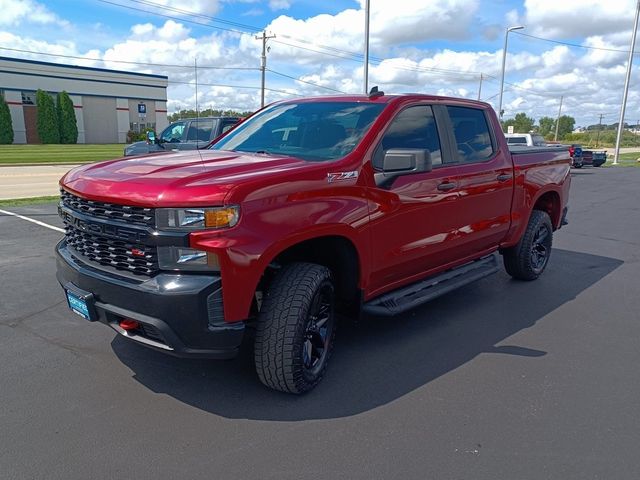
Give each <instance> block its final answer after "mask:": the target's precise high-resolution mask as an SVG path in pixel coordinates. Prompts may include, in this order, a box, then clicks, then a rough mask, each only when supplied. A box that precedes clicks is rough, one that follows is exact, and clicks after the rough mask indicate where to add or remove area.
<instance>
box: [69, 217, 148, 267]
mask: <svg viewBox="0 0 640 480" xmlns="http://www.w3.org/2000/svg"><path fill="white" fill-rule="evenodd" d="M65 230H66V239H67V245H68V246H69V247H71V248H72V249H74V250H75V251H76V252H78V253H79V254H80V255H82V256H84V257H86V258H87V259H88V260H91V261H92V262H96V263H99V264H100V265H104V266H108V267H113V268H115V269H117V270H126V271H128V272H132V273H136V274H141V275H153V274H155V273H156V272H157V271H158V253H157V249H156V248H155V247H151V246H147V245H138V244H132V243H127V242H125V241H123V240H115V239H113V238H107V237H102V236H100V235H95V234H93V233H88V232H83V231H80V230H78V229H77V228H75V227H73V226H71V225H66V228H65Z"/></svg>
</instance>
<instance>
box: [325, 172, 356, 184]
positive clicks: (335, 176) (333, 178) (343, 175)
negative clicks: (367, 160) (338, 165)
mask: <svg viewBox="0 0 640 480" xmlns="http://www.w3.org/2000/svg"><path fill="white" fill-rule="evenodd" d="M352 178H358V171H357V170H356V171H353V172H338V173H327V182H329V183H333V182H337V181H338V180H350V179H352Z"/></svg>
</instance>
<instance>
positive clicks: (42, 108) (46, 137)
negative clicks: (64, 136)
mask: <svg viewBox="0 0 640 480" xmlns="http://www.w3.org/2000/svg"><path fill="white" fill-rule="evenodd" d="M36 104H37V105H38V119H37V122H36V125H37V127H38V136H39V137H40V141H41V142H42V143H60V130H59V129H58V115H57V114H56V106H55V104H54V103H53V98H51V95H49V94H48V93H47V92H45V91H43V90H38V91H37V92H36Z"/></svg>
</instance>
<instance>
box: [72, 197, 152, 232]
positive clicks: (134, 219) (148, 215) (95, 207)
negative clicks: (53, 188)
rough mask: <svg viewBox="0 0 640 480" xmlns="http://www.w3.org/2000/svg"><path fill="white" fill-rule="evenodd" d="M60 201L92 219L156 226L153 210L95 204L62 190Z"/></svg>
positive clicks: (110, 204) (111, 204) (101, 203)
mask: <svg viewBox="0 0 640 480" xmlns="http://www.w3.org/2000/svg"><path fill="white" fill-rule="evenodd" d="M60 200H62V203H63V205H64V206H66V207H68V208H70V209H72V210H75V211H76V212H80V213H84V214H86V215H91V216H92V217H97V218H104V219H107V220H117V221H121V222H124V223H129V224H134V225H144V226H147V227H154V226H155V212H154V209H153V208H144V207H132V206H129V205H115V204H113V203H103V202H94V201H93V200H87V199H85V198H80V197H78V196H76V195H73V194H71V193H69V192H67V191H66V190H60Z"/></svg>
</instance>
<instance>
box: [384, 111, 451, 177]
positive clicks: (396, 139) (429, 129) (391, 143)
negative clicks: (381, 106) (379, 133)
mask: <svg viewBox="0 0 640 480" xmlns="http://www.w3.org/2000/svg"><path fill="white" fill-rule="evenodd" d="M392 148H420V149H426V150H429V153H430V154H431V162H432V164H433V165H434V166H437V165H441V164H442V156H441V153H440V139H439V138H438V129H437V128H436V121H435V118H434V117H433V110H432V109H431V107H429V106H427V105H419V106H415V107H409V108H407V109H405V110H403V111H402V112H400V113H399V114H398V115H397V116H396V117H395V118H394V119H393V120H392V121H391V125H389V128H388V129H387V131H386V132H385V134H384V137H382V142H381V143H380V145H379V146H378V148H377V149H376V152H375V154H374V156H373V167H374V168H376V169H382V161H383V160H384V155H385V153H386V151H387V150H389V149H392Z"/></svg>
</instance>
